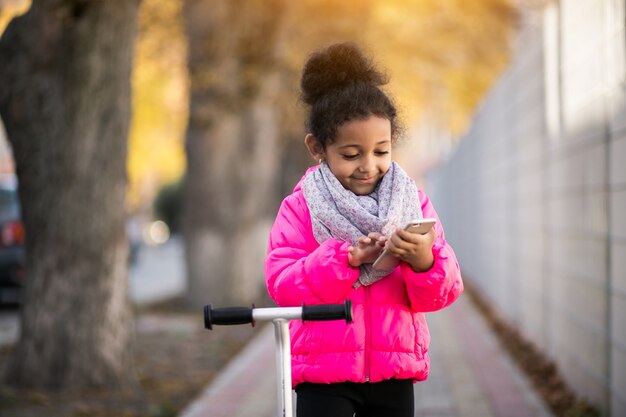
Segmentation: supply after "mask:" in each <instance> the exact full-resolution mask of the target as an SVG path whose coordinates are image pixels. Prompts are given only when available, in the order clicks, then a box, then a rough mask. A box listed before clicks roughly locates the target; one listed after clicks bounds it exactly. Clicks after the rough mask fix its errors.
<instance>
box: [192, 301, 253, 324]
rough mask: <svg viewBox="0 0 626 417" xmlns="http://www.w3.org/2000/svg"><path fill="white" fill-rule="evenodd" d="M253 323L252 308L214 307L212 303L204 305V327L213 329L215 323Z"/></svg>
mask: <svg viewBox="0 0 626 417" xmlns="http://www.w3.org/2000/svg"><path fill="white" fill-rule="evenodd" d="M246 323H252V325H253V326H254V320H253V318H252V308H250V307H224V308H212V306H211V304H209V305H206V306H204V327H205V328H206V329H209V330H212V329H213V325H214V324H225V325H230V324H246Z"/></svg>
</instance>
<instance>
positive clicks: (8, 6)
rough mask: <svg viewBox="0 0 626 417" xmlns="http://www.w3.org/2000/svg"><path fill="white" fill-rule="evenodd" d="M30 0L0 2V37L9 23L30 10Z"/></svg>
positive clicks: (4, 0)
mask: <svg viewBox="0 0 626 417" xmlns="http://www.w3.org/2000/svg"><path fill="white" fill-rule="evenodd" d="M30 3H31V1H30V0H0V36H2V33H3V32H4V30H5V29H6V28H7V26H8V24H9V22H10V21H11V20H12V19H13V18H14V17H17V16H20V15H22V14H24V13H26V12H27V11H28V9H30Z"/></svg>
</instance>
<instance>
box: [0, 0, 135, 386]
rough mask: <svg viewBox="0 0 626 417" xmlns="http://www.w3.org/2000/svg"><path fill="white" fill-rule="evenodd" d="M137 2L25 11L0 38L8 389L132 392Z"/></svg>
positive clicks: (51, 1)
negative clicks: (129, 208)
mask: <svg viewBox="0 0 626 417" xmlns="http://www.w3.org/2000/svg"><path fill="white" fill-rule="evenodd" d="M138 3H139V1H138V0H118V1H87V0H45V1H44V0H41V1H37V0H34V1H33V5H32V7H31V10H30V11H29V12H28V13H27V14H26V15H24V16H22V17H19V18H17V19H16V20H14V21H13V22H12V23H11V24H10V25H9V27H8V28H7V31H6V33H5V34H4V36H3V38H2V39H1V40H0V62H2V63H3V64H2V65H1V66H0V85H1V86H2V88H1V89H0V114H1V116H2V118H3V120H4V123H5V126H6V131H7V136H8V138H9V141H10V142H11V144H12V146H13V152H14V157H15V161H16V171H17V175H18V180H19V184H20V188H19V193H20V198H21V201H22V215H23V221H24V226H25V230H26V240H27V243H26V244H27V246H26V249H27V283H26V286H25V300H24V304H23V307H22V332H21V335H20V339H19V341H18V344H17V348H16V350H15V357H14V359H13V361H12V362H11V364H10V369H9V374H8V377H9V382H11V383H13V384H16V385H19V386H28V387H45V388H72V387H84V386H106V385H111V384H122V385H125V384H126V383H132V382H133V380H134V375H133V374H132V373H131V370H132V366H130V365H131V351H130V342H131V338H132V329H133V320H132V312H131V309H130V303H129V297H128V282H127V281H128V268H127V256H128V244H127V240H126V237H125V190H126V156H127V134H128V127H129V119H130V92H131V90H130V74H131V67H132V65H131V64H132V55H133V43H134V39H135V34H136V17H137V9H138V5H139V4H138Z"/></svg>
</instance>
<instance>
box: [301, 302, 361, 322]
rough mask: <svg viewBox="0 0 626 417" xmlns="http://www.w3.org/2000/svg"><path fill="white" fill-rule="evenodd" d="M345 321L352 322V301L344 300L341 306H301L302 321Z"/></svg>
mask: <svg viewBox="0 0 626 417" xmlns="http://www.w3.org/2000/svg"><path fill="white" fill-rule="evenodd" d="M338 319H345V320H346V323H350V322H352V301H351V300H346V301H345V303H343V304H320V305H312V306H306V305H303V306H302V321H307V320H315V321H318V320H338Z"/></svg>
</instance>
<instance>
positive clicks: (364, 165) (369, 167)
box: [359, 156, 376, 172]
mask: <svg viewBox="0 0 626 417" xmlns="http://www.w3.org/2000/svg"><path fill="white" fill-rule="evenodd" d="M375 166H376V164H375V162H374V158H373V157H371V156H365V157H364V158H363V159H361V165H360V166H359V171H361V172H372V171H373V170H374V167H375Z"/></svg>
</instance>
